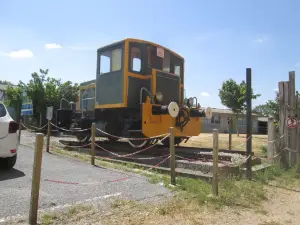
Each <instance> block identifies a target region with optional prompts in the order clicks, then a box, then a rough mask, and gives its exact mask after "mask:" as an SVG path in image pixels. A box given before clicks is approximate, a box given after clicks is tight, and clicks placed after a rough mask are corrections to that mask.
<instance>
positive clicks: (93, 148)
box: [91, 123, 96, 166]
mask: <svg viewBox="0 0 300 225" xmlns="http://www.w3.org/2000/svg"><path fill="white" fill-rule="evenodd" d="M91 132H92V143H91V164H92V165H93V166H94V165H95V135H96V124H95V123H92V131H91Z"/></svg>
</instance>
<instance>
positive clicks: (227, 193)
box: [40, 147, 300, 225]
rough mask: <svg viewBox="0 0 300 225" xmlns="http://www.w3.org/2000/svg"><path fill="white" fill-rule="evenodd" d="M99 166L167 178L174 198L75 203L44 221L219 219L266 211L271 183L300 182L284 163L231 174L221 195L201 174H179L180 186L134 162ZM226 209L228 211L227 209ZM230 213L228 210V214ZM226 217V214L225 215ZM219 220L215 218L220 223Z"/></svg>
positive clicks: (72, 153) (80, 154) (180, 221)
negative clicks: (246, 175) (247, 175)
mask: <svg viewBox="0 0 300 225" xmlns="http://www.w3.org/2000/svg"><path fill="white" fill-rule="evenodd" d="M52 151H54V152H55V153H57V154H60V155H67V156H71V157H74V158H77V159H79V160H82V161H85V162H87V163H90V156H89V155H87V153H84V152H77V151H67V150H64V149H58V148H55V147H54V148H52ZM95 163H96V165H98V166H103V167H108V168H114V169H118V170H123V171H129V172H135V173H139V174H143V175H146V176H147V177H148V178H149V182H150V183H156V184H157V183H162V184H163V185H164V186H165V187H167V188H169V189H170V190H171V191H172V192H173V194H174V197H171V198H169V199H167V200H166V201H164V202H163V203H161V204H154V203H145V202H135V201H128V200H124V199H117V198H116V199H115V200H114V201H112V202H111V204H110V207H109V209H106V210H102V209H99V208H97V207H96V206H95V205H84V206H81V205H80V206H78V205H77V206H74V207H71V208H70V209H69V210H68V211H67V212H59V213H46V214H43V215H41V217H40V218H41V219H40V220H41V224H47V225H50V224H64V223H65V224H76V225H77V224H98V222H99V221H101V224H125V225H126V224H128V225H129V224H187V225H189V224H207V223H206V222H207V221H208V220H209V221H211V223H213V222H212V221H214V218H217V217H215V214H218V213H221V212H223V211H226V209H227V208H230V209H233V211H232V212H233V213H236V214H239V211H240V210H241V209H246V210H250V209H253V210H254V211H255V213H257V214H258V213H259V214H261V215H266V214H267V212H266V210H264V209H263V208H262V206H261V203H262V202H264V201H265V200H267V199H268V196H267V193H266V186H267V184H269V183H273V184H275V185H280V186H282V187H287V186H288V185H290V186H293V185H295V184H300V183H299V181H298V179H296V178H298V174H297V173H296V170H295V169H294V168H292V169H290V170H288V171H283V170H281V169H280V168H278V167H272V168H268V169H266V170H265V171H263V172H259V173H256V174H255V176H254V181H248V180H246V179H243V178H237V177H231V178H229V179H227V180H223V181H221V182H220V183H219V196H217V197H215V196H213V195H212V194H211V193H212V188H211V184H209V183H207V182H204V181H202V180H199V179H192V178H185V177H177V178H176V186H172V185H170V177H169V176H168V175H165V174H160V173H158V172H155V171H152V172H145V171H144V170H142V169H141V168H139V167H138V166H135V165H134V164H133V163H130V162H128V163H126V164H116V163H111V162H106V161H103V160H100V159H98V158H97V159H96V160H95ZM224 209H225V210H224ZM223 216H224V215H223ZM225 217H226V216H225ZM217 222H218V221H214V223H215V224H216V223H217ZM261 224H262V225H263V224H264V225H272V224H274V225H278V224H280V223H277V222H273V221H271V222H263V223H261Z"/></svg>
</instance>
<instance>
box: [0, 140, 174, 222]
mask: <svg viewBox="0 0 300 225" xmlns="http://www.w3.org/2000/svg"><path fill="white" fill-rule="evenodd" d="M33 158H34V151H33V149H31V148H29V147H24V146H22V145H21V146H20V149H19V153H18V159H17V164H16V166H15V169H13V170H12V171H10V172H4V171H0V222H3V221H5V220H6V219H8V217H11V216H13V217H15V216H17V215H22V216H23V215H25V216H26V215H28V212H29V207H30V196H31V178H32V166H33ZM161 194H163V195H169V194H170V192H169V191H168V190H167V189H166V188H164V187H163V186H161V185H159V184H150V183H148V182H147V179H146V178H145V177H142V176H139V175H136V174H132V173H127V172H119V171H116V170H112V169H106V168H99V167H95V166H91V165H89V164H87V163H84V162H80V161H77V160H75V159H71V158H68V157H62V156H58V155H54V154H49V153H46V152H44V154H43V161H42V174H41V186H40V198H39V209H40V210H42V211H43V210H45V211H47V210H52V209H54V208H56V209H59V208H64V207H65V206H67V205H66V204H69V205H71V204H74V203H79V202H94V201H96V202H101V201H104V199H107V198H110V197H112V196H118V197H121V198H126V199H134V200H139V199H155V196H159V195H161Z"/></svg>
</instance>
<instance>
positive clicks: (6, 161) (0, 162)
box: [0, 154, 17, 169]
mask: <svg viewBox="0 0 300 225" xmlns="http://www.w3.org/2000/svg"><path fill="white" fill-rule="evenodd" d="M16 162H17V154H16V155H14V156H13V157H9V158H2V159H0V168H1V169H12V168H13V167H14V166H15V164H16Z"/></svg>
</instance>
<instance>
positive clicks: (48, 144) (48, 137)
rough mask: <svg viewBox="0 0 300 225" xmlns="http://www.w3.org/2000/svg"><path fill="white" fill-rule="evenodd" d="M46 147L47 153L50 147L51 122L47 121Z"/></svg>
mask: <svg viewBox="0 0 300 225" xmlns="http://www.w3.org/2000/svg"><path fill="white" fill-rule="evenodd" d="M47 128H48V130H47V146H46V151H47V152H49V147H50V133H51V120H48V124H47Z"/></svg>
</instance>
